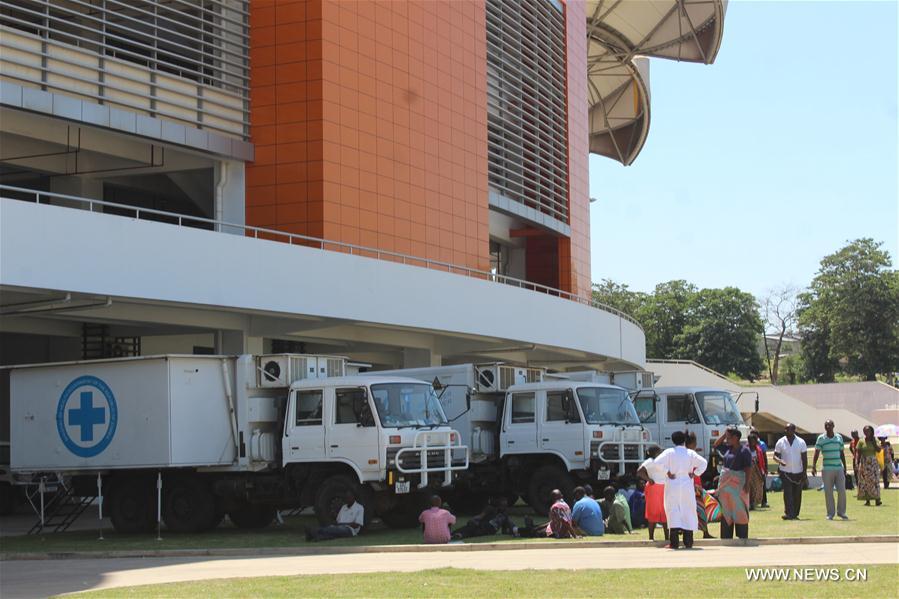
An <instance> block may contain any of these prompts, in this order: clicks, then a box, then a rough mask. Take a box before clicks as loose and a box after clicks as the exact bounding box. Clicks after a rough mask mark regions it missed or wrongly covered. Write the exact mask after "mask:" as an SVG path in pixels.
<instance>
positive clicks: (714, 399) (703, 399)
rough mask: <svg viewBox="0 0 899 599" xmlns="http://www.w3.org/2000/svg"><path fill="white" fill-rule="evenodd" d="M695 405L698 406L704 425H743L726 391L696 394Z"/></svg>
mask: <svg viewBox="0 0 899 599" xmlns="http://www.w3.org/2000/svg"><path fill="white" fill-rule="evenodd" d="M696 403H698V404H699V409H700V411H702V417H703V419H705V423H706V424H743V417H742V416H740V410H739V409H737V404H735V403H734V400H733V398H732V397H731V395H730V393H727V392H726V391H704V392H700V393H697V394H696Z"/></svg>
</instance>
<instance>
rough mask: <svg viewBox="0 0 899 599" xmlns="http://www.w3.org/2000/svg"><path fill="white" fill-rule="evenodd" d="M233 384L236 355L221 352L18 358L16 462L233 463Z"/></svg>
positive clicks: (58, 467)
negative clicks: (63, 360)
mask: <svg viewBox="0 0 899 599" xmlns="http://www.w3.org/2000/svg"><path fill="white" fill-rule="evenodd" d="M234 386H235V382H234V359H233V358H227V357H217V356H153V357H146V358H128V359H122V360H108V361H95V362H74V363H69V364H60V365H53V366H42V367H35V368H17V369H15V370H13V371H12V373H11V376H10V393H11V400H12V401H11V407H10V413H11V420H12V423H13V426H12V430H11V433H12V439H11V456H10V459H11V466H12V469H13V471H14V472H22V471H46V470H53V471H61V472H64V471H77V470H84V469H91V470H93V469H109V470H114V469H122V468H176V467H186V466H202V467H210V466H234V465H235V464H236V463H237V452H238V443H237V439H235V438H234V432H235V430H234V428H235V427H232V421H231V414H232V406H231V405H230V404H229V400H228V397H229V395H231V391H230V389H233V388H234ZM232 397H233V395H232ZM272 407H274V406H272Z"/></svg>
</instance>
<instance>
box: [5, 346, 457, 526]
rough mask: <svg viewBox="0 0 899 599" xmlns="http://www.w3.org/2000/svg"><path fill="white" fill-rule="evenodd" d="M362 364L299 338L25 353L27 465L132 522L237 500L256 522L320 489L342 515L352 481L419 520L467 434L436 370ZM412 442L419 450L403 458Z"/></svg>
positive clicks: (15, 432) (235, 514)
mask: <svg viewBox="0 0 899 599" xmlns="http://www.w3.org/2000/svg"><path fill="white" fill-rule="evenodd" d="M346 370H347V363H346V360H345V359H344V358H335V357H330V356H311V355H295V354H280V355H266V356H258V357H256V356H250V355H243V356H239V357H233V356H230V357H229V356H176V355H167V356H153V357H141V358H124V359H113V360H97V361H89V362H69V363H61V364H47V365H39V366H31V367H16V368H13V369H12V370H11V373H10V396H11V423H12V426H11V430H12V439H11V442H12V443H11V444H12V455H11V467H12V471H13V474H14V476H15V477H16V478H17V479H18V480H20V481H25V480H30V481H34V480H39V479H41V478H44V479H46V478H47V477H49V476H52V474H53V473H61V475H62V478H63V482H64V487H65V488H70V489H71V490H72V493H73V494H74V495H76V496H82V497H84V496H88V497H93V496H96V495H98V494H102V495H103V496H104V501H103V506H104V511H105V513H106V514H108V515H109V516H110V518H111V519H112V523H113V526H114V527H115V529H116V530H117V531H121V532H138V531H146V530H152V529H153V528H154V527H155V526H156V520H157V514H159V515H161V518H162V520H164V522H165V524H166V526H167V527H168V529H170V530H174V531H191V532H193V531H200V530H205V529H209V528H212V527H214V526H216V525H217V524H218V523H219V522H220V521H221V520H222V518H223V517H224V515H225V514H227V515H228V516H229V517H230V519H231V520H232V522H233V523H234V524H235V525H237V526H239V527H244V528H256V527H262V526H265V525H267V524H268V523H270V522H271V520H272V518H273V517H274V513H275V509H281V508H293V507H299V506H309V505H312V506H314V508H315V513H316V515H317V516H318V517H319V518H320V519H321V520H322V521H326V520H329V519H330V518H332V517H333V515H334V514H335V513H336V512H335V510H336V509H337V508H339V506H340V504H341V503H342V501H343V496H344V494H345V492H346V491H347V490H348V489H353V490H355V491H356V492H357V496H358V497H359V499H360V501H361V502H362V503H363V504H364V505H365V506H366V508H367V509H366V515H367V516H371V515H372V513H374V514H377V515H380V516H381V517H382V518H384V519H385V521H387V522H388V523H390V522H399V521H400V520H402V519H406V520H408V519H409V514H410V511H411V510H412V508H413V506H414V507H416V508H417V506H418V504H417V502H416V501H415V500H414V499H412V497H413V496H415V495H416V493H419V492H420V491H424V490H425V489H427V488H428V487H431V486H435V487H442V486H448V485H450V484H451V483H452V481H453V478H454V475H455V473H456V471H459V470H464V469H465V468H466V467H467V462H468V456H467V448H466V447H464V446H463V445H462V444H461V443H460V438H459V435H458V434H457V433H455V432H454V431H452V430H451V429H450V428H449V427H448V426H447V421H446V417H445V415H444V413H443V410H442V409H441V407H440V404H439V402H438V401H437V397H436V395H435V394H434V391H433V389H432V388H431V386H430V384H427V383H422V382H421V381H418V380H414V379H409V378H402V377H397V376H388V377H384V376H368V375H357V376H345V375H346ZM397 456H399V457H401V458H403V464H404V466H403V467H402V468H391V467H388V461H389V460H390V459H394V460H395V459H396V458H397ZM160 500H161V501H160ZM158 507H159V508H160V509H159V510H158V511H157V508H158Z"/></svg>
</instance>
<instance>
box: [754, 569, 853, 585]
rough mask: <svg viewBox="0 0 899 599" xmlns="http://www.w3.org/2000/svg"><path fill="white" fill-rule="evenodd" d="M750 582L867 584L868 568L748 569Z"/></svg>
mask: <svg viewBox="0 0 899 599" xmlns="http://www.w3.org/2000/svg"><path fill="white" fill-rule="evenodd" d="M746 580H748V581H750V582H866V581H867V580H868V569H867V568H844V569H842V570H841V569H840V568H746Z"/></svg>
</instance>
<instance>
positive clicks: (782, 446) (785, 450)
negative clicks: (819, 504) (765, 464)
mask: <svg viewBox="0 0 899 599" xmlns="http://www.w3.org/2000/svg"><path fill="white" fill-rule="evenodd" d="M784 432H785V433H786V434H785V435H784V436H783V437H781V438H780V439H778V440H777V443H775V444H774V461H775V462H777V464H778V465H779V466H780V480H781V482H782V483H783V493H784V515H783V516H781V518H783V519H784V520H798V519H799V510H800V509H801V508H802V487H803V485H804V484H805V481H806V480H807V479H808V476H807V475H806V470H808V455H807V454H806V453H805V452H806V451H808V447H806V445H805V441H803V440H802V439H800V438H799V437H797V436H796V425H795V424H793V423H792V422H791V423H789V424H788V425H787V426H786V428H785V429H784Z"/></svg>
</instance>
